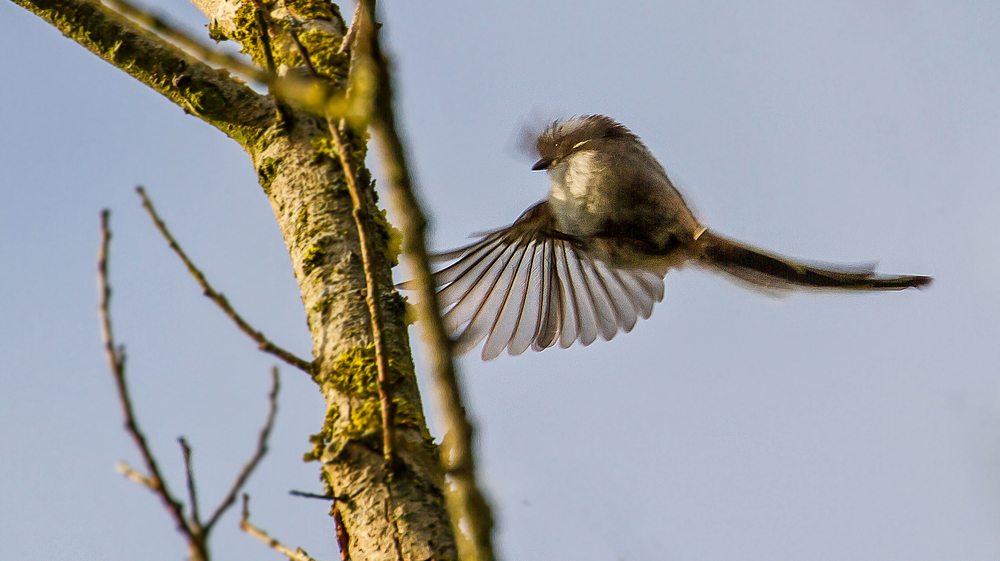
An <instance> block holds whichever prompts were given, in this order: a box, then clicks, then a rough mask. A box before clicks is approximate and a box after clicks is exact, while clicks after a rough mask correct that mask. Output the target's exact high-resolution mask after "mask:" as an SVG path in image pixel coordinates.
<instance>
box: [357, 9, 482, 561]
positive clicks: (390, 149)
mask: <svg viewBox="0 0 1000 561" xmlns="http://www.w3.org/2000/svg"><path fill="white" fill-rule="evenodd" d="M359 3H360V4H361V5H362V6H363V7H362V9H360V10H359V11H358V19H356V21H354V22H353V23H352V27H357V29H358V31H357V37H356V40H355V44H354V49H352V54H353V53H354V51H355V50H357V49H358V46H359V45H358V44H359V43H367V51H368V52H370V53H371V58H372V60H373V61H374V63H375V67H376V83H377V86H376V95H375V104H374V108H373V110H374V113H373V115H372V128H373V129H374V132H375V136H376V138H377V139H378V142H379V148H380V152H381V154H382V158H383V161H384V165H385V172H386V173H385V174H386V176H387V177H388V179H389V185H390V187H391V189H390V192H391V193H392V196H393V199H394V201H395V203H396V205H397V207H398V208H399V209H400V211H401V212H400V216H401V219H400V223H401V224H400V226H401V227H400V229H401V230H402V232H403V240H404V243H403V251H404V252H405V253H406V255H407V256H408V257H409V258H410V260H411V262H412V263H413V268H414V269H415V270H414V273H415V275H414V276H415V279H414V280H415V281H416V285H417V289H418V293H419V296H420V299H419V302H418V308H417V309H418V312H419V314H420V317H421V319H422V320H423V321H424V325H425V328H426V329H427V333H428V343H429V347H430V356H431V363H432V371H433V374H434V381H435V384H434V386H435V388H436V389H437V392H438V402H439V404H440V407H441V409H442V413H443V415H442V420H443V422H444V425H445V427H446V434H445V438H444V441H443V442H442V446H441V447H442V450H441V461H442V464H443V466H444V468H445V471H446V473H448V475H450V477H451V482H452V484H453V488H451V489H446V493H447V495H448V510H449V513H450V514H451V519H452V525H453V527H454V529H455V537H456V539H457V540H458V542H459V553H460V555H461V557H462V559H476V560H478V561H492V560H493V559H494V558H495V555H494V552H493V545H492V531H493V515H492V512H491V510H490V506H489V503H488V502H487V500H486V497H485V496H484V495H483V493H482V492H481V491H480V490H479V488H478V486H477V484H476V469H475V458H474V455H473V447H472V445H473V426H472V423H471V422H470V421H469V418H468V417H467V416H466V413H465V408H464V407H463V405H462V392H461V387H460V384H459V380H458V375H457V372H456V369H455V362H454V359H453V358H452V354H451V340H450V338H449V337H448V332H447V331H446V330H445V328H444V324H443V323H442V321H441V315H440V310H439V309H438V305H437V295H436V293H435V287H434V281H433V277H432V275H431V269H430V261H429V259H428V257H427V245H426V229H427V219H426V218H425V215H424V213H423V211H422V210H421V208H420V203H419V201H418V200H417V197H416V195H415V193H414V189H413V180H412V177H411V176H410V173H409V169H408V167H407V164H406V150H405V149H404V147H403V142H402V140H401V138H400V135H399V131H398V127H397V126H396V116H395V112H394V110H393V91H392V77H391V73H390V70H389V61H388V59H387V57H386V56H385V55H384V53H383V51H382V46H381V44H380V41H379V32H378V29H377V27H376V25H375V21H374V14H375V2H374V0H359ZM464 536H467V538H465V539H463V537H464Z"/></svg>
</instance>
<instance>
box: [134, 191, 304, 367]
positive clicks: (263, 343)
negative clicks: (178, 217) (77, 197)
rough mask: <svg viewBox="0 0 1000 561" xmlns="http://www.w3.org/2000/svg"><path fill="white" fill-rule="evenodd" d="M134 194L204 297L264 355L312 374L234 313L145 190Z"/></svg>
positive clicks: (301, 361)
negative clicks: (220, 309)
mask: <svg viewBox="0 0 1000 561" xmlns="http://www.w3.org/2000/svg"><path fill="white" fill-rule="evenodd" d="M136 192H137V193H139V197H141V198H142V206H143V208H145V209H146V212H148V213H149V217H150V218H152V220H153V224H155V225H156V229H157V230H159V231H160V234H162V235H163V237H164V238H166V240H167V243H168V244H169V245H170V249H172V250H174V253H176V254H177V256H178V257H180V258H181V261H183V262H184V265H185V266H186V267H187V269H188V272H190V273H191V276H193V277H194V278H195V280H196V281H198V284H199V285H201V288H202V290H204V291H205V296H207V297H208V298H209V299H210V300H211V301H213V302H215V303H216V304H217V305H218V306H219V307H220V308H222V311H223V312H224V313H225V314H226V315H227V316H229V319H231V320H233V322H235V323H236V326H237V327H239V328H240V331H242V332H243V333H246V334H247V335H248V336H249V337H250V338H251V339H253V340H254V341H255V342H256V343H257V348H259V349H260V350H262V351H264V352H265V353H271V354H272V355H274V356H276V357H278V358H280V359H281V360H283V361H285V362H287V363H288V364H291V365H292V366H294V367H296V368H298V369H300V370H302V371H303V372H305V373H307V374H312V373H313V364H312V363H311V362H307V361H305V360H303V359H301V358H299V357H297V356H295V355H294V354H292V353H291V352H289V351H286V350H285V349H283V348H281V347H279V346H277V345H275V344H274V343H272V342H271V341H270V340H269V339H268V338H267V337H265V336H264V334H263V333H261V332H260V331H257V330H256V329H254V328H253V327H252V326H251V325H250V324H249V323H247V321H246V320H245V319H243V317H242V316H241V315H239V314H238V313H236V310H234V309H233V307H232V306H231V305H230V304H229V300H227V299H226V297H225V296H224V295H222V294H220V293H219V292H217V291H216V290H215V289H214V288H212V285H211V284H209V282H208V279H206V278H205V275H204V273H202V272H201V270H200V269H198V267H196V266H195V264H194V263H193V262H192V261H191V259H190V258H189V257H188V256H187V253H185V252H184V250H183V249H181V246H180V244H178V243H177V240H175V239H174V237H173V235H171V234H170V231H169V230H168V229H167V225H166V224H165V223H164V222H163V220H162V219H160V216H159V214H157V213H156V209H155V208H154V207H153V203H152V202H151V201H150V200H149V197H147V196H146V190H145V189H143V188H142V187H137V188H136Z"/></svg>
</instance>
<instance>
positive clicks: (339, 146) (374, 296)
mask: <svg viewBox="0 0 1000 561" xmlns="http://www.w3.org/2000/svg"><path fill="white" fill-rule="evenodd" d="M290 33H291V37H292V40H293V41H294V43H295V46H296V48H297V49H298V51H299V54H300V55H301V56H302V62H303V64H304V65H305V67H306V69H307V70H308V71H309V73H310V74H311V75H312V77H313V78H316V79H319V78H320V76H319V73H317V72H316V68H315V67H314V66H313V64H312V62H311V60H310V59H309V53H308V52H307V51H306V49H305V47H304V46H303V45H302V42H301V41H299V38H298V35H297V34H296V33H295V31H294V30H290ZM326 121H327V125H328V127H329V129H330V136H331V137H332V138H333V143H334V146H335V148H336V150H337V158H338V159H339V160H340V166H341V168H342V169H343V170H344V176H345V177H346V179H347V187H348V190H349V191H350V193H351V202H352V204H353V205H354V209H353V216H354V224H355V226H356V227H357V229H358V238H359V241H360V243H361V261H362V263H363V266H364V270H365V288H366V294H365V303H366V304H367V305H368V315H369V318H370V320H371V326H372V340H373V342H374V345H375V365H376V368H377V371H378V395H379V403H380V406H381V409H382V411H381V412H382V454H383V457H384V459H385V464H386V466H387V468H390V467H391V466H392V464H393V462H394V461H395V454H394V452H393V440H394V426H393V423H394V421H393V413H394V411H393V403H392V387H391V385H390V381H389V354H388V351H387V350H386V348H385V335H384V334H383V333H382V332H383V330H384V329H385V322H384V319H383V316H382V305H381V302H380V300H379V290H378V281H377V280H376V273H375V257H374V255H375V251H374V249H372V240H371V224H370V221H369V218H368V216H369V215H368V206H369V205H368V204H367V202H368V201H367V197H365V193H364V192H363V191H362V189H361V186H360V185H358V175H357V173H356V170H355V167H354V162H352V161H351V157H350V152H349V151H348V149H347V147H346V145H345V144H344V139H343V137H342V136H341V134H340V130H339V129H338V127H337V125H336V122H337V119H336V116H335V115H334V114H333V113H330V112H328V113H327V115H326ZM340 121H341V123H342V124H343V122H344V121H343V120H340Z"/></svg>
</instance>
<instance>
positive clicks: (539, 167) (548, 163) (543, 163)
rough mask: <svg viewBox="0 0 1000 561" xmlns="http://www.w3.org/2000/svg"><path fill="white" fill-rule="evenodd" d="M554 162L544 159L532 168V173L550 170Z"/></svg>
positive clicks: (550, 159)
mask: <svg viewBox="0 0 1000 561" xmlns="http://www.w3.org/2000/svg"><path fill="white" fill-rule="evenodd" d="M552 162H553V160H552V158H542V159H541V160H538V161H537V162H535V165H533V166H531V171H538V170H542V169H549V166H551V165H552Z"/></svg>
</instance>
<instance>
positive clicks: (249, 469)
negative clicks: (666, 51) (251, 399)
mask: <svg viewBox="0 0 1000 561" xmlns="http://www.w3.org/2000/svg"><path fill="white" fill-rule="evenodd" d="M279 382H280V380H279V376H278V367H277V366H275V367H274V368H272V369H271V393H269V394H268V395H267V400H268V404H269V409H268V412H267V421H266V422H265V423H264V428H262V429H261V431H260V435H259V436H258V437H257V450H256V452H254V455H253V457H252V458H250V461H249V462H247V463H246V465H245V466H243V471H241V472H240V474H239V475H238V476H237V477H236V481H235V482H233V486H232V488H231V489H230V490H229V493H228V494H227V495H226V498H225V499H223V500H222V502H221V503H220V504H219V507H218V508H216V509H215V512H214V513H212V517H211V518H209V519H208V522H206V523H205V533H206V534H207V533H208V532H209V531H210V530H211V529H212V526H214V525H215V523H216V522H218V521H219V518H220V517H221V516H222V514H223V513H224V512H226V510H227V509H228V508H229V507H231V506H233V503H235V502H236V497H237V496H238V495H239V493H240V490H241V489H242V488H243V486H244V485H245V484H246V482H247V479H249V477H250V474H251V473H253V470H254V469H255V468H256V467H257V464H259V463H260V460H261V459H262V458H263V457H264V455H265V454H267V439H268V438H269V437H270V436H271V429H273V428H274V418H275V416H276V415H277V414H278V390H279V389H280V383H279Z"/></svg>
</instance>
